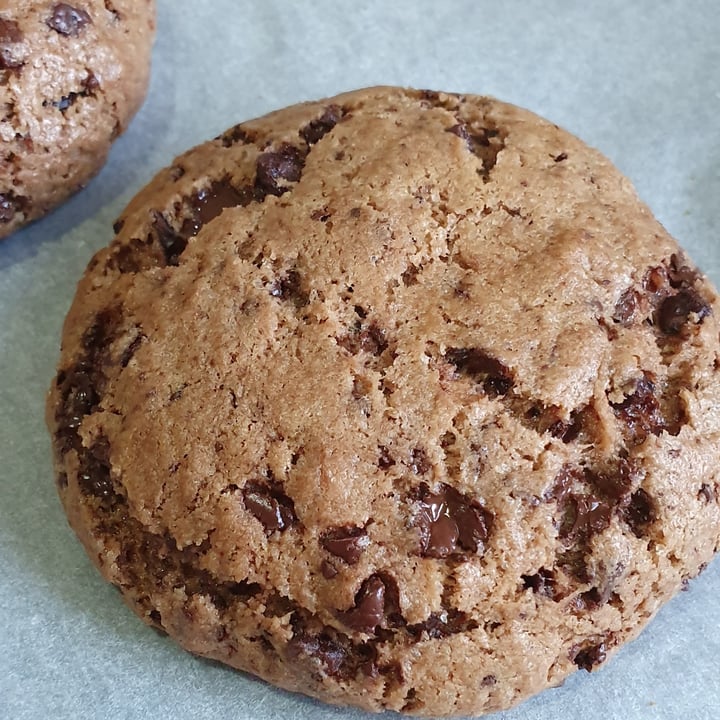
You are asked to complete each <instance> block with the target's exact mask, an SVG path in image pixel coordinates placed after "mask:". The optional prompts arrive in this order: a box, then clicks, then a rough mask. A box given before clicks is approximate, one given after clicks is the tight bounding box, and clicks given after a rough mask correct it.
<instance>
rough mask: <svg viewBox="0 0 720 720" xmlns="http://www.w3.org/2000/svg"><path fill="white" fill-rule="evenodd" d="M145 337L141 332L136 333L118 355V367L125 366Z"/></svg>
mask: <svg viewBox="0 0 720 720" xmlns="http://www.w3.org/2000/svg"><path fill="white" fill-rule="evenodd" d="M145 339H146V337H145V335H143V334H142V333H138V334H137V335H136V336H135V337H134V338H133V340H132V342H131V343H130V344H129V345H128V346H127V347H126V348H125V350H123V354H122V355H121V356H120V367H124V368H125V367H127V366H128V365H129V363H130V360H132V357H133V355H134V354H135V353H136V352H137V350H138V348H139V347H140V345H142V343H143V340H145Z"/></svg>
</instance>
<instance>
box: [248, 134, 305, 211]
mask: <svg viewBox="0 0 720 720" xmlns="http://www.w3.org/2000/svg"><path fill="white" fill-rule="evenodd" d="M304 165H305V155H304V153H303V152H302V151H301V150H299V149H298V148H296V147H293V146H292V145H283V146H282V147H281V148H280V149H279V150H277V151H270V152H264V153H263V154H262V155H260V156H259V157H258V159H257V165H256V177H255V191H256V199H258V200H259V199H262V198H264V197H265V196H266V195H276V196H280V195H282V194H283V193H286V192H287V191H288V190H289V189H290V188H289V187H288V186H287V183H296V182H298V181H299V180H300V176H301V175H302V169H303V166H304Z"/></svg>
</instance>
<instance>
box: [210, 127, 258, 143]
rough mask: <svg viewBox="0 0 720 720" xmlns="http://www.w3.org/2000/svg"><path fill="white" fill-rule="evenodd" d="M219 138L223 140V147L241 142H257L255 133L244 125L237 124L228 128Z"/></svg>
mask: <svg viewBox="0 0 720 720" xmlns="http://www.w3.org/2000/svg"><path fill="white" fill-rule="evenodd" d="M218 139H220V140H222V144H223V147H231V146H232V145H235V144H236V143H239V142H241V143H243V144H244V145H249V144H251V143H253V142H255V133H253V132H252V131H251V130H248V129H247V128H244V127H243V126H242V125H235V126H234V127H231V128H230V129H229V130H226V131H225V132H224V133H223V134H222V135H220V137H219V138H218Z"/></svg>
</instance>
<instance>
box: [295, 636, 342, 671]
mask: <svg viewBox="0 0 720 720" xmlns="http://www.w3.org/2000/svg"><path fill="white" fill-rule="evenodd" d="M286 655H287V658H288V659H289V660H291V661H298V660H311V661H313V662H312V664H313V665H316V666H318V669H321V670H322V671H323V672H324V673H325V674H327V675H330V676H331V677H338V676H341V675H343V674H344V673H343V672H342V670H343V666H344V665H345V664H346V662H347V660H348V651H347V649H346V648H345V647H344V646H343V645H341V644H340V643H339V642H336V641H335V640H333V639H332V638H330V637H329V636H327V635H322V634H321V635H314V636H310V635H305V634H297V635H294V636H293V638H292V640H290V642H289V643H288V644H287V648H286Z"/></svg>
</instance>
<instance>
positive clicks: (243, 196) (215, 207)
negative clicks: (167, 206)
mask: <svg viewBox="0 0 720 720" xmlns="http://www.w3.org/2000/svg"><path fill="white" fill-rule="evenodd" d="M252 199H253V196H252V193H251V192H250V191H249V190H247V189H245V188H243V189H240V190H238V189H236V188H235V187H233V185H231V184H230V182H229V180H227V179H224V180H217V181H216V182H214V183H212V184H211V185H210V186H209V187H207V188H204V189H202V190H198V191H197V192H196V193H194V194H193V195H192V196H191V197H190V199H189V201H188V202H187V208H188V210H189V211H190V217H188V218H187V219H186V220H185V222H184V223H183V226H182V230H181V234H182V236H183V237H185V238H190V237H194V236H195V235H197V234H198V233H199V232H200V229H201V228H202V226H203V225H206V224H207V223H209V222H210V221H211V220H214V219H215V218H216V217H217V216H218V215H220V213H221V212H222V211H223V210H224V209H225V208H229V207H236V206H238V205H242V206H245V205H248V204H249V203H250V202H251V201H252Z"/></svg>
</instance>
